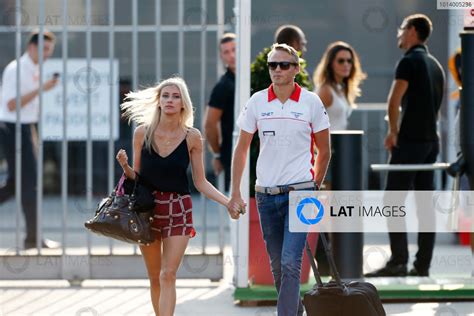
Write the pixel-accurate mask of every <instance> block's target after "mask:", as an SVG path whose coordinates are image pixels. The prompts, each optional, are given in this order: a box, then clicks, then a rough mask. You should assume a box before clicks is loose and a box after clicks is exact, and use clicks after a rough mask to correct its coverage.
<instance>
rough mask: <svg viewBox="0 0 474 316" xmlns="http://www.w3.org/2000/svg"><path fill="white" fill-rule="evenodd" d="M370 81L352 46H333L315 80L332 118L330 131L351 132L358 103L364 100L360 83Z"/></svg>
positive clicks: (329, 49)
mask: <svg viewBox="0 0 474 316" xmlns="http://www.w3.org/2000/svg"><path fill="white" fill-rule="evenodd" d="M366 77H367V75H366V74H365V73H364V72H363V71H362V68H361V65H360V61H359V57H358V56H357V53H356V52H355V50H354V48H352V46H350V45H349V44H347V43H345V42H341V41H338V42H334V43H331V44H329V46H328V48H327V49H326V52H325V53H324V55H323V57H322V59H321V61H320V62H319V65H318V66H317V67H316V70H315V73H314V77H313V80H314V86H315V87H316V93H317V94H318V95H319V97H320V98H321V101H323V104H324V106H325V107H326V111H327V113H328V115H329V122H330V123H331V127H330V130H332V131H336V130H345V129H347V125H348V118H349V116H350V114H351V112H352V108H353V106H354V101H355V99H356V97H358V96H360V88H359V86H360V83H361V82H362V80H364V79H365V78H366Z"/></svg>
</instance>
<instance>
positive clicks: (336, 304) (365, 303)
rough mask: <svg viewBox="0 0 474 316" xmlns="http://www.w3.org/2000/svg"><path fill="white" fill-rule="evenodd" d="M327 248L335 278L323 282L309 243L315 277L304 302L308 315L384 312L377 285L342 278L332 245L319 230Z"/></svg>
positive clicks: (378, 315)
mask: <svg viewBox="0 0 474 316" xmlns="http://www.w3.org/2000/svg"><path fill="white" fill-rule="evenodd" d="M320 236H321V242H322V243H323V247H324V249H325V250H326V255H327V258H328V262H329V265H330V267H331V270H332V273H333V278H334V281H330V282H328V283H326V284H324V283H323V282H322V280H321V276H320V274H319V271H318V268H317V267H316V264H315V263H314V257H313V255H312V253H311V249H310V248H309V245H308V243H306V253H307V255H308V257H309V261H310V263H311V268H312V270H313V273H314V277H315V279H316V284H315V285H314V287H313V288H312V289H311V290H310V291H308V292H306V293H305V295H304V298H303V305H304V306H305V309H306V314H307V315H308V316H319V315H324V316H348V315H350V316H385V310H384V308H383V306H382V302H381V301H380V297H379V295H378V292H377V289H376V288H375V286H373V285H372V284H370V283H368V282H358V281H351V282H342V281H341V278H340V277H339V273H338V272H337V269H336V264H335V263H334V258H333V257H332V252H331V248H330V245H329V244H328V242H327V241H326V237H325V236H324V234H320Z"/></svg>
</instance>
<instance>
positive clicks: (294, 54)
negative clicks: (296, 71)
mask: <svg viewBox="0 0 474 316" xmlns="http://www.w3.org/2000/svg"><path fill="white" fill-rule="evenodd" d="M277 50H281V51H284V52H286V53H288V54H290V55H291V56H292V57H293V61H294V62H295V63H298V64H299V63H300V57H299V56H298V52H297V51H296V49H294V48H293V47H291V46H290V45H287V44H280V43H275V44H273V45H272V47H271V49H270V51H269V52H268V54H267V59H268V58H269V57H270V55H272V54H273V53H274V52H275V51H277Z"/></svg>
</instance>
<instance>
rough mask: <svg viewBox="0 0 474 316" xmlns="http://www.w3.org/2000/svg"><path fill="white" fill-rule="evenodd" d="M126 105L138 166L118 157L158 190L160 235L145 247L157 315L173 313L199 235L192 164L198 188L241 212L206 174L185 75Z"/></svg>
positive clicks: (132, 175)
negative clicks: (179, 277)
mask: <svg viewBox="0 0 474 316" xmlns="http://www.w3.org/2000/svg"><path fill="white" fill-rule="evenodd" d="M121 107H122V109H123V110H124V111H125V113H124V115H125V116H126V117H128V118H129V120H130V121H134V122H135V123H136V124H137V125H138V127H137V128H136V129H135V133H134V135H133V168H132V167H131V166H130V165H129V164H128V157H127V153H126V152H125V150H123V149H121V150H119V152H118V153H117V157H116V158H117V160H118V162H119V163H120V165H121V166H122V168H123V171H124V173H125V175H126V176H127V177H128V178H130V179H134V178H135V172H139V174H140V179H142V180H143V181H144V183H145V184H147V185H149V186H152V187H153V189H155V190H156V191H155V192H154V195H155V202H156V207H155V220H154V221H153V229H154V230H156V231H157V235H158V237H157V240H156V241H155V242H154V243H152V244H151V245H149V246H140V250H141V253H142V254H143V258H144V260H145V265H146V268H147V271H148V277H149V279H150V291H151V300H152V304H153V309H154V311H155V314H156V315H160V316H169V315H173V313H174V309H175V305H176V286H175V284H176V271H177V270H178V267H179V265H180V262H181V259H182V258H183V255H184V252H185V250H186V247H187V245H188V241H189V239H190V238H192V237H194V235H195V234H196V232H195V230H194V227H193V219H192V201H191V196H190V191H189V184H188V179H187V176H186V170H187V168H188V165H189V164H191V166H192V175H193V181H194V185H195V187H196V189H197V190H198V191H200V192H201V193H203V194H204V195H205V196H206V197H208V198H210V199H211V200H214V201H216V202H217V203H220V204H222V205H224V206H226V207H227V208H228V212H229V214H230V216H231V217H232V218H234V219H238V218H239V212H238V209H235V208H232V207H230V206H229V205H228V204H229V199H228V198H227V197H226V196H224V195H223V194H222V193H221V192H219V191H218V190H217V189H216V188H215V187H214V186H213V185H212V184H210V183H209V182H208V181H207V179H206V177H205V171H204V164H203V143H202V138H201V133H200V132H199V130H197V129H196V128H193V127H192V126H193V107H192V103H191V99H190V96H189V92H188V88H187V86H186V83H185V82H184V80H183V79H181V78H178V77H174V78H170V79H167V80H164V81H162V82H161V83H160V84H158V86H156V87H152V88H148V89H145V90H141V91H137V92H130V93H129V94H128V95H127V99H126V102H125V103H123V104H122V105H121Z"/></svg>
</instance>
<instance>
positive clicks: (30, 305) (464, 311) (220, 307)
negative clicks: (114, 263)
mask: <svg viewBox="0 0 474 316" xmlns="http://www.w3.org/2000/svg"><path fill="white" fill-rule="evenodd" d="M232 293H233V288H232V286H231V285H230V284H229V283H228V282H227V281H226V280H222V281H221V282H218V283H215V282H214V283H212V282H210V281H206V280H199V281H192V280H178V283H177V296H178V300H177V306H176V313H175V315H177V316H181V315H183V316H184V315H199V316H201V315H202V316H204V315H206V316H209V315H211V316H214V315H216V316H217V315H229V316H230V315H235V316H240V315H254V316H267V315H268V316H270V315H275V307H273V306H267V307H240V306H237V305H235V304H234V302H233V299H232ZM384 306H385V309H386V311H387V314H388V315H400V316H402V315H403V316H405V315H417V316H418V315H420V316H424V315H439V316H441V315H443V316H457V315H459V316H460V315H474V303H473V302H463V303H420V304H385V305H384ZM0 315H2V316H6V315H15V316H16V315H59V316H63V315H64V316H66V315H83V316H85V315H101V316H102V315H114V316H115V315H153V311H152V308H151V305H150V303H149V295H148V287H147V281H144V280H137V281H130V280H124V281H86V282H84V284H83V286H82V287H70V286H69V285H68V283H66V282H64V281H34V282H31V281H28V282H25V281H15V282H12V281H10V282H4V281H2V282H0Z"/></svg>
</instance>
